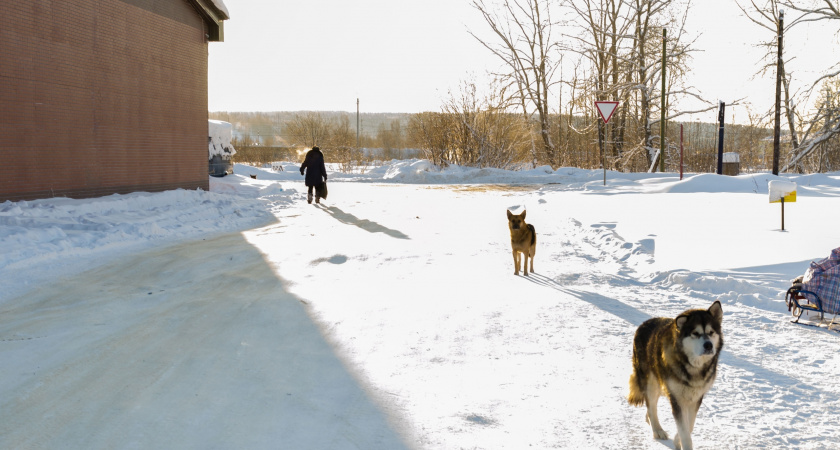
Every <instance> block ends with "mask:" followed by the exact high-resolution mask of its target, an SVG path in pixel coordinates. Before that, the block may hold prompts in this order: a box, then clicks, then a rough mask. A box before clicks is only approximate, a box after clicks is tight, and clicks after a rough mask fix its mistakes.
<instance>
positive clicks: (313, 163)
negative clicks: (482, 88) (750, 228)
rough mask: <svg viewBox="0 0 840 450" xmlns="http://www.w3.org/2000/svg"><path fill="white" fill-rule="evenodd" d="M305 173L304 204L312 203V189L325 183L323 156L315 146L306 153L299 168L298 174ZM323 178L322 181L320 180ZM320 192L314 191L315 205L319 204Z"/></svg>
mask: <svg viewBox="0 0 840 450" xmlns="http://www.w3.org/2000/svg"><path fill="white" fill-rule="evenodd" d="M304 170H305V171H306V178H305V179H304V183H305V184H306V186H307V187H308V188H309V190H308V192H307V194H306V202H307V203H312V189H314V188H316V187H317V186H318V185H319V184H321V183H326V182H327V167H326V165H324V154H323V153H321V149H320V148H318V146H317V145H316V146H315V147H312V150H309V151H308V152H306V157H305V158H304V160H303V164H301V166H300V174H301V175H303V172H304ZM322 178H323V181H322V180H321V179H322ZM319 194H320V192H319V191H318V190H317V189H315V203H321V197H320V195H319Z"/></svg>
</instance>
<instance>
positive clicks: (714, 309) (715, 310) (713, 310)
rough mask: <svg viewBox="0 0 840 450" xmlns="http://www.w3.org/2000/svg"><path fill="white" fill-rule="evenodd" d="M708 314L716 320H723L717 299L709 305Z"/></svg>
mask: <svg viewBox="0 0 840 450" xmlns="http://www.w3.org/2000/svg"><path fill="white" fill-rule="evenodd" d="M709 314H711V315H712V317H714V318H715V320H717V321H718V322H723V308H722V307H721V306H720V301H719V300H715V302H714V303H712V306H710V307H709Z"/></svg>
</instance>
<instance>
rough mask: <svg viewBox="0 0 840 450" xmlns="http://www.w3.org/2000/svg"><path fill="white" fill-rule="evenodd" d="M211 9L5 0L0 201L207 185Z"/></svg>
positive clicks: (191, 2)
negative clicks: (208, 72) (208, 69)
mask: <svg viewBox="0 0 840 450" xmlns="http://www.w3.org/2000/svg"><path fill="white" fill-rule="evenodd" d="M227 19H228V13H227V10H226V8H225V6H224V3H223V2H222V1H221V0H73V1H68V0H14V1H8V2H6V1H4V2H3V8H2V11H0V202H3V201H6V200H12V201H17V200H26V199H36V198H45V197H54V196H66V197H73V198H82V197H96V196H103V195H109V194H113V193H128V192H133V191H150V192H154V191H162V190H167V189H175V188H184V189H195V188H202V189H205V190H207V189H208V187H209V181H208V174H207V170H208V169H207V118H208V117H207V52H208V43H209V42H210V41H221V40H222V39H223V34H224V33H223V22H222V21H223V20H227Z"/></svg>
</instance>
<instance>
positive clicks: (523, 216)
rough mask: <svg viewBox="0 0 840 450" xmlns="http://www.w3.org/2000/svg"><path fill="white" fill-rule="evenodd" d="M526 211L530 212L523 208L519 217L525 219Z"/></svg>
mask: <svg viewBox="0 0 840 450" xmlns="http://www.w3.org/2000/svg"><path fill="white" fill-rule="evenodd" d="M526 212H528V211H527V210H524V209H523V210H522V214H520V215H519V217H520V218H521V219H522V220H525V213H526Z"/></svg>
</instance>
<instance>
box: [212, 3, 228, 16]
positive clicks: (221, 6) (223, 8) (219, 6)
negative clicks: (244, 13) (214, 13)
mask: <svg viewBox="0 0 840 450" xmlns="http://www.w3.org/2000/svg"><path fill="white" fill-rule="evenodd" d="M210 2H211V3H213V6H215V7H216V8H217V9H218V10H219V11H221V12H223V13H225V16H227V17H228V18H229V17H230V13H229V12H228V9H227V6H225V2H223V1H222V0H210Z"/></svg>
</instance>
